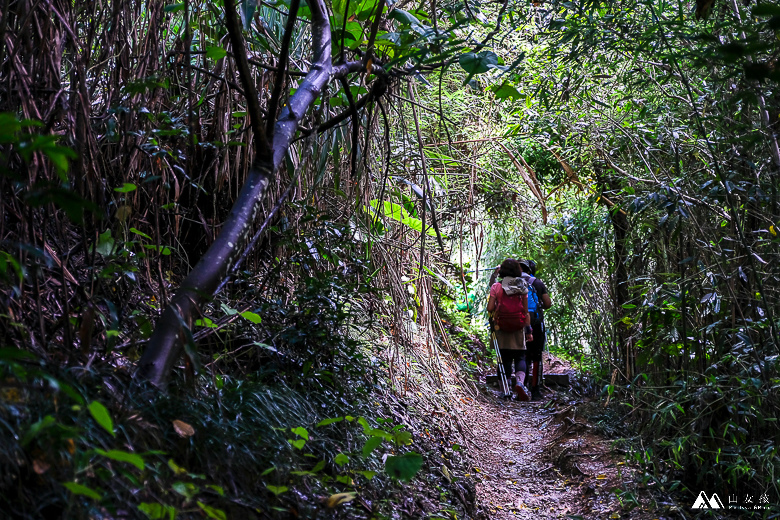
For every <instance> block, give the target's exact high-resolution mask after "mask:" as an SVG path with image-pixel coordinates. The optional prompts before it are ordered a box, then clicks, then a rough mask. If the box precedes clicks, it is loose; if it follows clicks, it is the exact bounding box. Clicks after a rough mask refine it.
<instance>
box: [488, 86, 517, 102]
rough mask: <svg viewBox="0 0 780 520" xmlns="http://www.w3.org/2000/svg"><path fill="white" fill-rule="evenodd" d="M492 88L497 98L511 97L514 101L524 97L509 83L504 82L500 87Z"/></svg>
mask: <svg viewBox="0 0 780 520" xmlns="http://www.w3.org/2000/svg"><path fill="white" fill-rule="evenodd" d="M492 90H493V95H495V96H496V99H511V100H512V101H517V100H518V99H520V98H521V97H522V96H521V95H520V92H518V90H517V89H516V88H515V87H513V86H512V85H510V84H509V83H502V84H501V85H500V86H498V87H493V88H492Z"/></svg>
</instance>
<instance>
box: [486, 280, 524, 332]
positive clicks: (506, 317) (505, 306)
mask: <svg viewBox="0 0 780 520" xmlns="http://www.w3.org/2000/svg"><path fill="white" fill-rule="evenodd" d="M522 296H523V295H522V294H514V295H509V294H506V293H504V292H503V290H502V292H501V293H500V297H499V298H498V300H497V301H496V312H495V314H494V316H493V320H494V322H495V327H496V330H500V331H502V332H516V331H518V330H523V327H525V317H526V313H527V312H528V309H526V308H525V305H523V299H522Z"/></svg>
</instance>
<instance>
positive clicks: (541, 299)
mask: <svg viewBox="0 0 780 520" xmlns="http://www.w3.org/2000/svg"><path fill="white" fill-rule="evenodd" d="M518 263H519V264H520V268H521V269H522V270H523V274H522V278H523V279H524V280H525V281H526V283H527V284H528V285H529V293H530V292H531V291H533V292H535V293H536V296H537V300H538V304H537V305H538V308H537V309H536V312H535V313H529V314H535V315H532V316H530V318H531V325H532V329H533V338H532V339H531V340H529V341H528V343H527V344H526V362H527V363H528V365H531V367H532V372H531V374H530V376H531V377H529V378H527V382H528V386H529V387H530V388H531V396H532V398H533V400H534V401H538V400H539V399H541V397H542V392H541V390H540V388H539V386H540V384H541V381H540V378H541V374H540V370H539V368H540V367H539V365H540V363H541V361H542V351H543V350H544V344H545V341H546V339H547V336H546V334H545V330H544V309H549V308H550V307H552V300H551V299H550V294H549V293H548V292H547V286H546V285H544V282H542V281H541V280H540V279H539V278H536V262H534V261H533V260H519V261H518ZM528 298H533V296H532V295H530V294H529V296H528ZM529 305H531V304H530V303H529ZM531 307H533V305H531ZM531 367H529V368H531Z"/></svg>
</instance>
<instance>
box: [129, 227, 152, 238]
mask: <svg viewBox="0 0 780 520" xmlns="http://www.w3.org/2000/svg"><path fill="white" fill-rule="evenodd" d="M130 231H131V232H132V233H135V234H136V235H139V236H142V237H144V238H146V239H149V240H151V239H152V237H150V236H149V235H147V234H146V233H144V232H143V231H138V230H137V229H136V228H134V227H131V228H130Z"/></svg>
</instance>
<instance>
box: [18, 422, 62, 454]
mask: <svg viewBox="0 0 780 520" xmlns="http://www.w3.org/2000/svg"><path fill="white" fill-rule="evenodd" d="M55 424H57V421H56V420H55V419H54V417H52V416H51V415H47V416H46V417H44V418H42V419H41V420H39V421H37V422H36V423H35V424H33V425H32V426H30V429H29V430H27V433H25V434H24V437H22V441H21V445H22V446H23V447H24V446H27V445H28V444H30V441H32V440H33V439H34V438H35V437H37V436H38V434H39V433H41V432H42V431H44V430H47V429H49V428H51V427H52V426H54V425H55Z"/></svg>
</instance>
